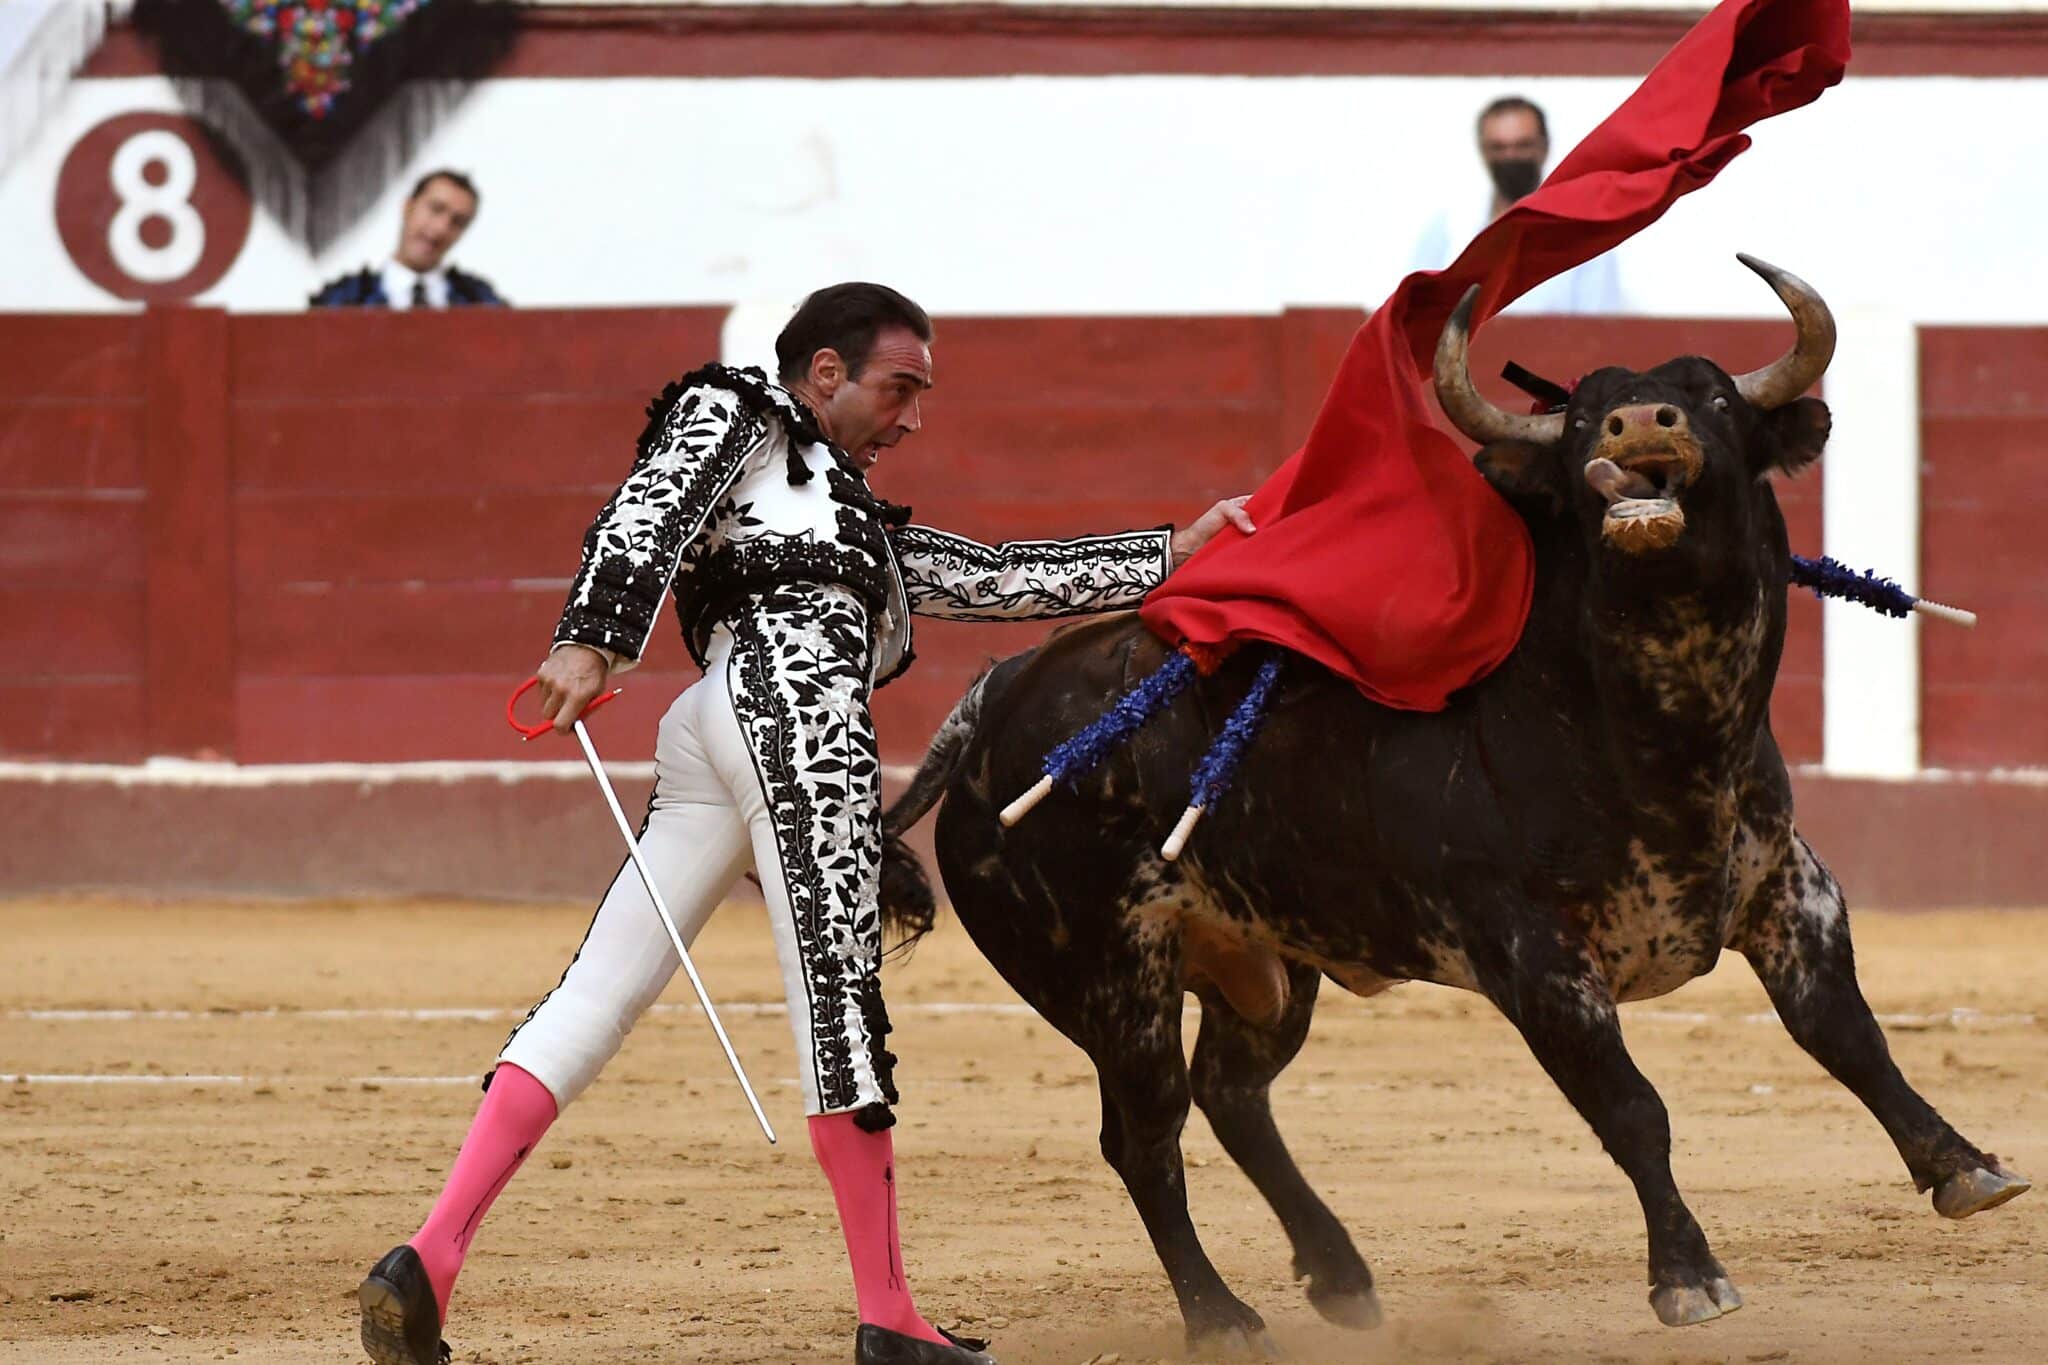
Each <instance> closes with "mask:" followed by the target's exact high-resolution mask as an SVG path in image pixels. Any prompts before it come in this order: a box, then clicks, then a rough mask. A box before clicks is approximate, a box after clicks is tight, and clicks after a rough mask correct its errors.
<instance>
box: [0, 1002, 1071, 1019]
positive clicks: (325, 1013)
mask: <svg viewBox="0 0 2048 1365" xmlns="http://www.w3.org/2000/svg"><path fill="white" fill-rule="evenodd" d="M703 1012H704V1007H703V1006H701V1005H656V1006H654V1008H653V1009H651V1010H649V1011H648V1013H650V1014H702V1013H703ZM718 1012H719V1013H720V1014H724V1015H749V1016H752V1015H785V1014H788V1013H789V1006H788V1005H786V1004H784V1003H783V1002H782V1001H780V1000H734V1001H728V1002H727V1003H725V1004H723V1005H720V1006H719V1007H718ZM889 1012H890V1013H891V1014H932V1015H954V1014H988V1015H1028V1014H1031V1013H1033V1012H1034V1011H1033V1010H1032V1008H1031V1006H1029V1005H1026V1004H1022V1003H1020V1002H1016V1001H1001V1000H987V1001H982V1000H934V1001H914V1002H912V1003H910V1004H905V1005H891V1006H890V1007H889ZM525 1017H526V1010H525V1009H524V1008H520V1009H491V1008H482V1009H395V1008H393V1009H313V1010H302V1009H260V1010H123V1009H12V1010H6V1011H4V1012H0V1019H19V1020H26V1021H28V1022H31V1023H39V1024H104V1023H123V1022H128V1021H141V1022H151V1023H154V1022H159V1021H171V1022H182V1021H188V1020H195V1019H201V1020H204V1019H219V1020H231V1019H322V1020H332V1019H404V1020H410V1021H416V1022H418V1021H426V1022H431V1021H434V1020H441V1019H460V1020H463V1021H465V1022H469V1021H476V1022H485V1023H488V1022H490V1021H492V1020H505V1019H523V1018H525Z"/></svg>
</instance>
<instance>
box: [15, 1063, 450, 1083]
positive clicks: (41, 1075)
mask: <svg viewBox="0 0 2048 1365" xmlns="http://www.w3.org/2000/svg"><path fill="white" fill-rule="evenodd" d="M481 1079H482V1078H481V1077H480V1076H344V1077H342V1080H344V1081H345V1082H347V1083H348V1084H349V1085H373V1086H374V1085H476V1084H477V1083H478V1082H479V1081H480V1080H481ZM0 1081H12V1082H13V1083H14V1084H16V1085H309V1084H329V1083H330V1082H328V1081H326V1079H325V1078H323V1077H319V1076H214V1075H204V1074H193V1075H186V1076H164V1075H147V1076H130V1075H124V1074H122V1073H120V1072H117V1071H8V1070H7V1069H5V1068H4V1067H0Z"/></svg>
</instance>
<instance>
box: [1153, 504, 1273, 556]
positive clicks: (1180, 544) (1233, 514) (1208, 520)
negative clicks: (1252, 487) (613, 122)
mask: <svg viewBox="0 0 2048 1365" xmlns="http://www.w3.org/2000/svg"><path fill="white" fill-rule="evenodd" d="M1251 497H1252V495H1251V494H1249V493H1242V494H1239V495H1238V496H1237V497H1234V498H1225V499H1224V500H1223V501H1221V502H1219V503H1217V504H1216V505H1215V506H1214V507H1211V508H1210V509H1209V510H1208V511H1206V512H1204V513H1202V515H1201V516H1199V517H1197V518H1196V519H1195V522H1194V524H1193V525H1192V526H1189V527H1188V528H1187V529H1186V530H1182V531H1176V532H1174V534H1173V567H1174V568H1176V569H1178V568H1179V567H1180V566H1181V565H1183V564H1185V563H1187V562H1188V557H1189V556H1190V555H1192V554H1194V552H1195V551H1197V550H1199V549H1201V548H1202V547H1203V546H1204V545H1207V544H1208V543H1209V542H1210V540H1211V539H1213V538H1214V537H1215V535H1216V533H1217V532H1218V531H1220V530H1222V529H1223V528H1224V527H1225V526H1235V527H1236V528H1237V529H1238V530H1240V531H1242V532H1244V533H1245V534H1246V535H1250V534H1251V533H1252V532H1254V531H1256V530H1258V529H1259V528H1258V527H1256V526H1254V525H1252V519H1251V517H1250V515H1248V514H1247V513H1246V512H1245V510H1244V505H1245V504H1246V503H1247V502H1250V501H1251Z"/></svg>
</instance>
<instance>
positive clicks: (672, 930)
mask: <svg viewBox="0 0 2048 1365" xmlns="http://www.w3.org/2000/svg"><path fill="white" fill-rule="evenodd" d="M576 742H577V743H578V744H581V745H582V746H583V761H584V762H586V763H588V764H589V765H590V771H591V773H592V774H593V775H595V776H596V778H597V785H598V787H599V788H600V789H602V790H603V792H604V803H605V805H607V806H609V807H611V812H612V819H613V820H615V821H617V822H618V826H619V834H620V836H621V837H622V838H624V839H625V841H626V851H627V852H628V853H630V854H632V855H633V866H634V867H636V868H638V869H639V870H640V883H641V885H643V886H645V887H646V888H647V895H648V898H649V899H650V900H652V901H653V902H654V913H655V914H657V915H660V916H661V927H662V928H664V929H666V930H668V941H669V943H670V944H671V945H672V946H673V947H674V948H675V950H676V956H677V957H679V958H681V959H682V960H683V970H684V971H685V972H687V973H689V977H690V985H691V986H692V987H693V988H695V990H696V992H697V1001H698V1003H699V1004H701V1005H703V1006H704V1017H705V1018H706V1019H709V1020H710V1021H711V1031H712V1032H713V1033H715V1034H717V1035H718V1045H719V1046H720V1047H722V1048H724V1049H725V1060H726V1061H728V1062H730V1063H731V1064H732V1074H733V1075H734V1076H735V1077H737V1078H738V1080H739V1083H740V1089H741V1090H744V1091H745V1092H746V1094H747V1103H748V1104H750V1105H752V1106H753V1107H754V1119H755V1121H756V1122H758V1123H759V1124H760V1125H761V1131H762V1132H763V1133H764V1134H766V1135H767V1138H768V1141H770V1142H774V1141H775V1130H774V1129H773V1128H771V1127H769V1126H768V1116H767V1115H766V1114H764V1113H763V1112H761V1101H760V1100H759V1099H757V1098H756V1097H755V1095H754V1087H753V1086H752V1085H750V1084H748V1082H747V1069H746V1068H745V1067H743V1066H741V1065H740V1058H739V1054H738V1053H737V1052H734V1051H733V1050H732V1039H730V1038H728V1037H726V1036H725V1025H724V1024H721V1023H720V1022H719V1021H718V1010H717V1008H716V1007H715V1006H713V1005H712V1003H711V994H710V992H708V991H706V990H705V989H704V979H703V978H702V977H700V976H698V975H697V964H696V963H694V962H692V961H690V950H689V949H688V948H685V947H684V946H683V936H682V933H681V932H680V931H679V930H678V929H677V928H676V918H675V916H674V915H672V914H670V913H669V909H668V902H667V901H665V900H663V899H662V898H661V888H660V887H658V886H656V885H655V884H654V873H653V872H652V871H650V870H649V869H648V866H647V860H646V859H645V858H643V857H641V856H640V841H639V840H638V839H635V838H634V837H633V826H632V825H631V824H630V823H628V822H627V820H626V812H625V811H624V810H623V809H622V808H621V807H620V805H619V794H618V793H617V792H615V791H613V790H612V780H611V779H610V778H609V777H606V776H605V772H604V763H603V761H602V760H601V759H599V758H598V756H597V746H596V745H595V744H592V743H591V742H590V731H588V730H586V729H584V728H583V721H582V720H581V719H580V718H579V719H578V720H577V722H576Z"/></svg>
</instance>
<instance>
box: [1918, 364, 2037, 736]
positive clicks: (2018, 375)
mask: <svg viewBox="0 0 2048 1365" xmlns="http://www.w3.org/2000/svg"><path fill="white" fill-rule="evenodd" d="M2044 375H2048V328H2043V327H1978V328H1967V329H1966V328H1958V327H1929V328H1923V329H1921V333H1920V468H1921V471H1922V483H1921V501H1920V515H1921V529H1920V583H1921V589H1922V591H1924V592H1925V593H1926V594H1927V596H1929V597H1932V598H1934V599H1935V600H1936V601H1940V602H1955V603H1958V604H1961V605H1963V606H1967V607H1969V608H1970V609H1971V610H1973V611H1975V612H1977V613H1978V616H1979V620H1980V624H1979V625H1978V627H1977V629H1976V630H1973V631H1957V630H1947V629H1942V628H1941V627H1938V626H1937V627H1930V628H1927V629H1923V630H1922V631H1921V633H1920V687H1921V705H1920V716H1921V721H1920V723H1921V743H1920V749H1921V757H1922V761H1923V762H1924V763H1926V764H1927V765H1928V766H1929V767H1938V768H1994V767H2005V768H2010V767H2022V766H2024V767H2040V766H2044V765H2048V579H2044V577H2043V574H2042V568H2043V565H2042V553H2041V528H2042V526H2043V525H2048V488H2044V487H2043V486H2042V483H2041V479H2040V473H2039V471H2040V460H2041V456H2040V446H2041V438H2040V433H2041V429H2042V425H2043V423H2044V422H2048V385H2044V384H2043V382H2042V376H2044Z"/></svg>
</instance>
